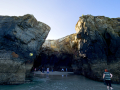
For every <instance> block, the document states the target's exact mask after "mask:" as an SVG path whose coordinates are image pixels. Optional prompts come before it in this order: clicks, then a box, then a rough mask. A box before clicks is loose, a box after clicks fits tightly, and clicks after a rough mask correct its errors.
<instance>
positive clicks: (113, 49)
mask: <svg viewBox="0 0 120 90" xmlns="http://www.w3.org/2000/svg"><path fill="white" fill-rule="evenodd" d="M75 29H76V32H77V39H79V55H80V57H81V58H80V61H79V64H80V65H78V67H79V68H80V70H81V74H83V75H85V76H87V77H89V78H92V79H94V80H102V74H103V72H104V69H108V70H109V71H110V72H111V73H112V74H113V79H112V81H113V82H118V83H119V82H120V66H119V64H120V18H108V17H104V16H91V15H84V16H82V17H80V18H79V20H78V22H77V24H76V26H75Z"/></svg>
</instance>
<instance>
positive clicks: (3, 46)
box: [0, 14, 50, 84]
mask: <svg viewBox="0 0 120 90" xmlns="http://www.w3.org/2000/svg"><path fill="white" fill-rule="evenodd" d="M49 31H50V27H49V26H48V25H46V24H44V23H42V22H38V21H37V20H36V19H35V17H34V16H33V15H29V14H27V15H24V16H19V17H16V16H0V84H20V83H24V82H25V77H26V74H27V73H29V72H30V70H31V68H32V66H33V62H34V59H35V57H36V55H38V54H39V52H40V48H41V46H42V44H43V43H44V41H45V39H46V37H47V35H48V33H49ZM30 53H31V55H30ZM32 54H33V55H32Z"/></svg>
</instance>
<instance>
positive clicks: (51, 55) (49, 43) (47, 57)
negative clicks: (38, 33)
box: [34, 34, 78, 71]
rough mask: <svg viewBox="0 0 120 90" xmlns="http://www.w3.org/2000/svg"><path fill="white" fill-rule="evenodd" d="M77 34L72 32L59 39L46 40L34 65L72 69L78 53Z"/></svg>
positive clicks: (55, 68) (56, 68)
mask: <svg viewBox="0 0 120 90" xmlns="http://www.w3.org/2000/svg"><path fill="white" fill-rule="evenodd" d="M76 35H77V34H72V35H69V36H66V37H63V38H61V39H58V40H46V41H45V43H44V44H43V46H42V51H41V53H40V55H39V56H38V57H37V58H36V60H35V62H34V67H39V66H40V65H41V66H40V67H42V66H44V67H45V68H47V67H50V68H54V70H61V68H68V71H72V70H73V69H72V67H73V66H74V65H73V64H72V60H73V59H74V58H75V57H76V56H77V55H78V50H77V47H76V46H78V45H77V40H76ZM73 53H74V54H75V55H73Z"/></svg>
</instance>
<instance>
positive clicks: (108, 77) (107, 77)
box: [103, 69, 113, 90]
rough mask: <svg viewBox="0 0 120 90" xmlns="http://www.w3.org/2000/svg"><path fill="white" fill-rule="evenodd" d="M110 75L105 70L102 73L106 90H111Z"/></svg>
mask: <svg viewBox="0 0 120 90" xmlns="http://www.w3.org/2000/svg"><path fill="white" fill-rule="evenodd" d="M112 76H113V75H112V74H111V73H110V72H108V70H107V69H105V72H104V73H103V79H104V80H105V82H106V85H107V89H108V90H109V88H110V89H111V90H112V89H113V88H112V86H111V78H112Z"/></svg>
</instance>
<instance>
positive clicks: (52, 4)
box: [0, 0, 120, 39]
mask: <svg viewBox="0 0 120 90" xmlns="http://www.w3.org/2000/svg"><path fill="white" fill-rule="evenodd" d="M25 14H33V15H34V17H35V18H36V19H37V20H38V21H41V22H44V23H46V24H47V25H49V26H50V27H51V31H50V32H49V35H48V37H47V39H59V38H62V37H65V36H67V35H70V34H73V33H76V31H75V25H76V23H77V21H78V20H79V17H80V16H82V14H84V15H87V14H91V15H93V16H106V17H110V18H117V17H120V0H0V15H8V16H23V15H25Z"/></svg>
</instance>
